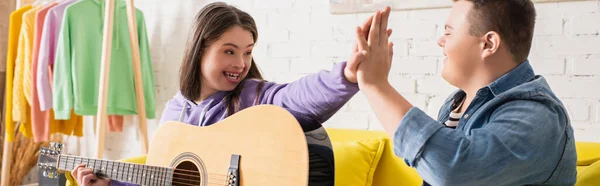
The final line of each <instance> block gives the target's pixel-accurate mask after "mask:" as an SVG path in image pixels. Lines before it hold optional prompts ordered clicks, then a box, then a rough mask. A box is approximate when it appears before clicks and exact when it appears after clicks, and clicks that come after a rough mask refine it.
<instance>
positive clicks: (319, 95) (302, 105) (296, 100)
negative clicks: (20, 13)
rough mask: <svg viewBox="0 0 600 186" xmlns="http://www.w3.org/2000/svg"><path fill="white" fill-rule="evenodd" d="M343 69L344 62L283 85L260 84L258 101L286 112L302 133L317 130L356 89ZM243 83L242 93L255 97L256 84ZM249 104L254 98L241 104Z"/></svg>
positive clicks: (251, 82) (252, 81)
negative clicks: (289, 113)
mask: <svg viewBox="0 0 600 186" xmlns="http://www.w3.org/2000/svg"><path fill="white" fill-rule="evenodd" d="M345 67H346V62H342V63H339V64H336V65H335V66H334V67H333V69H332V70H331V71H327V70H322V71H320V72H318V73H315V74H310V75H307V76H305V77H302V78H300V79H298V80H296V81H294V82H292V83H287V84H276V83H270V82H264V85H263V86H262V88H261V90H260V93H259V95H258V96H259V100H258V102H259V104H274V105H278V106H281V107H283V108H285V109H287V110H288V111H289V112H291V113H292V114H293V115H294V116H295V117H296V119H298V120H299V122H300V123H301V124H302V125H303V128H305V130H306V127H308V126H307V125H312V126H314V127H317V128H318V127H320V124H321V123H323V122H325V121H326V120H328V119H329V118H330V117H331V116H332V115H333V114H335V113H336V112H337V111H338V110H339V109H340V108H341V107H342V106H344V104H346V102H348V101H349V100H350V99H351V98H352V96H354V94H356V93H357V92H358V90H359V88H358V84H356V83H352V82H349V81H348V80H347V79H346V77H345V75H344V69H345ZM246 83H247V85H245V86H246V87H244V90H243V93H242V94H243V95H247V94H256V92H257V88H258V85H259V84H260V83H259V82H257V81H254V80H251V81H247V82H246ZM250 101H252V102H250ZM253 102H254V99H246V100H245V103H244V104H248V105H252V104H253ZM310 128H312V127H310Z"/></svg>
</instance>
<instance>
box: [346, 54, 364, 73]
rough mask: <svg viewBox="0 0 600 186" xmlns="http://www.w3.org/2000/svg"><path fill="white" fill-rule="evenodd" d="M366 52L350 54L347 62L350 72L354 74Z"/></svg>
mask: <svg viewBox="0 0 600 186" xmlns="http://www.w3.org/2000/svg"><path fill="white" fill-rule="evenodd" d="M365 55H366V51H364V50H362V51H361V52H355V53H354V54H352V57H351V58H350V60H349V62H348V68H349V69H350V71H351V72H356V70H357V69H358V65H359V64H360V63H361V62H362V61H363V60H364V59H365Z"/></svg>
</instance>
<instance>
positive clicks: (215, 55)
mask: <svg viewBox="0 0 600 186" xmlns="http://www.w3.org/2000/svg"><path fill="white" fill-rule="evenodd" d="M369 20H370V19H369ZM369 22H370V21H369ZM365 24H367V23H365ZM368 24H370V23H368ZM388 34H391V32H389V31H388ZM257 38H258V32H257V27H256V23H255V21H254V19H253V18H252V17H251V16H250V15H249V14H248V13H246V12H244V11H241V10H239V9H237V8H235V7H233V6H230V5H227V4H225V3H222V2H216V3H211V4H208V5H207V6H205V7H204V8H203V9H202V10H200V12H199V14H198V15H197V17H196V21H195V22H194V24H193V30H192V32H191V38H190V39H189V41H188V43H187V46H186V49H185V53H184V55H185V56H184V58H183V63H182V65H181V69H180V81H179V83H180V91H179V92H178V93H177V94H175V96H174V97H173V98H172V99H171V100H169V101H168V103H167V105H166V108H165V110H164V112H163V114H162V117H161V120H160V123H164V122H166V121H181V122H184V123H188V124H190V125H196V126H208V125H211V124H214V123H217V122H219V121H221V120H223V119H224V118H226V117H228V116H230V115H232V114H234V113H236V112H238V111H240V110H242V109H244V108H248V107H251V106H254V105H260V104H273V105H277V106H280V107H283V108H285V109H286V110H287V111H289V112H290V113H291V114H292V115H293V116H294V117H295V118H296V119H297V120H298V121H299V123H300V124H301V126H302V129H303V130H304V131H305V134H306V136H307V142H308V144H309V152H310V158H311V162H320V164H312V163H311V164H310V165H309V167H310V173H309V185H333V182H334V165H333V151H332V148H331V143H330V141H329V138H327V137H325V138H324V139H323V136H327V134H326V132H325V130H324V129H323V127H322V126H321V123H323V122H325V121H326V120H328V119H329V118H330V117H331V116H332V115H333V114H335V113H336V112H337V111H338V110H339V109H340V108H341V107H342V106H343V105H344V104H345V103H346V102H348V100H350V98H352V96H354V94H356V93H357V92H358V91H359V88H358V84H357V83H356V68H357V66H358V63H359V58H360V56H361V55H360V53H359V52H356V51H355V52H354V55H353V56H352V57H351V59H350V60H349V61H348V62H347V63H346V62H341V63H338V64H337V65H335V66H334V67H333V69H332V70H331V71H326V70H322V71H320V72H318V73H315V74H311V75H307V76H305V77H302V78H300V79H298V80H296V81H294V82H292V83H288V84H276V83H273V82H267V81H265V80H263V78H262V75H261V73H260V71H259V70H258V67H257V66H256V63H255V62H254V59H253V58H252V50H253V47H254V45H255V43H256V41H257ZM290 50H291V49H290ZM355 50H356V48H355ZM353 69H354V70H353ZM265 130H268V129H265ZM313 136H321V137H314V138H313ZM315 159H317V160H320V161H313V160H315ZM72 176H73V178H75V179H76V180H77V183H78V184H79V185H83V186H87V185H109V184H110V185H128V184H127V183H122V182H119V181H116V180H108V179H104V178H97V177H96V175H95V174H94V173H93V170H92V169H86V168H85V165H80V166H78V167H76V168H75V169H74V170H73V171H72Z"/></svg>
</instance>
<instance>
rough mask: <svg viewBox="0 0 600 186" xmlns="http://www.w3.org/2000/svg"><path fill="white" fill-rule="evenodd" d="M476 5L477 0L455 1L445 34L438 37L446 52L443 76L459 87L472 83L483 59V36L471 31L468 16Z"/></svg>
mask: <svg viewBox="0 0 600 186" xmlns="http://www.w3.org/2000/svg"><path fill="white" fill-rule="evenodd" d="M472 8H473V3H471V2H469V1H457V2H455V3H454V4H453V6H452V9H451V11H450V15H449V16H448V19H447V20H446V25H445V31H444V35H443V36H441V37H440V38H439V40H438V45H439V46H440V47H442V48H443V51H444V56H445V58H444V66H443V68H442V77H443V78H444V79H445V80H446V81H448V82H449V83H450V84H452V85H454V86H456V87H459V88H462V87H465V86H467V85H468V83H469V80H470V79H472V78H473V75H474V74H475V73H474V71H475V70H476V69H477V67H478V65H479V64H480V63H481V62H482V61H483V60H482V58H481V52H482V51H483V50H482V49H483V46H484V45H483V43H482V42H481V41H482V40H481V39H480V38H479V37H476V36H473V35H471V34H470V33H469V30H470V29H471V24H470V23H469V20H468V16H469V12H470V11H471V9H472Z"/></svg>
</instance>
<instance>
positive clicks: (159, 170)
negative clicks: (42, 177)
mask: <svg viewBox="0 0 600 186" xmlns="http://www.w3.org/2000/svg"><path fill="white" fill-rule="evenodd" d="M63 162H65V161H63ZM65 163H66V164H70V163H72V164H73V165H74V166H73V168H75V167H77V166H78V165H79V164H85V163H83V162H81V163H79V164H76V163H77V161H74V160H73V161H71V160H67V161H66V162H65ZM86 165H87V164H86ZM136 165H141V164H136ZM65 166H66V165H65ZM141 166H144V167H149V168H138V169H141V170H151V168H158V169H155V170H154V171H153V172H157V173H164V172H169V171H164V170H163V169H168V170H171V171H175V170H177V171H183V172H190V173H198V174H199V173H201V171H193V170H185V169H173V168H171V167H158V166H150V165H141ZM86 167H87V166H86ZM104 167H106V166H104ZM114 167H116V168H117V169H120V168H129V166H126V165H123V166H120V165H117V166H114ZM65 168H66V167H65ZM87 168H89V167H87ZM121 170H122V169H121ZM179 174H182V175H189V174H183V173H179ZM208 174H209V175H215V176H223V177H227V175H226V174H218V173H208Z"/></svg>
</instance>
